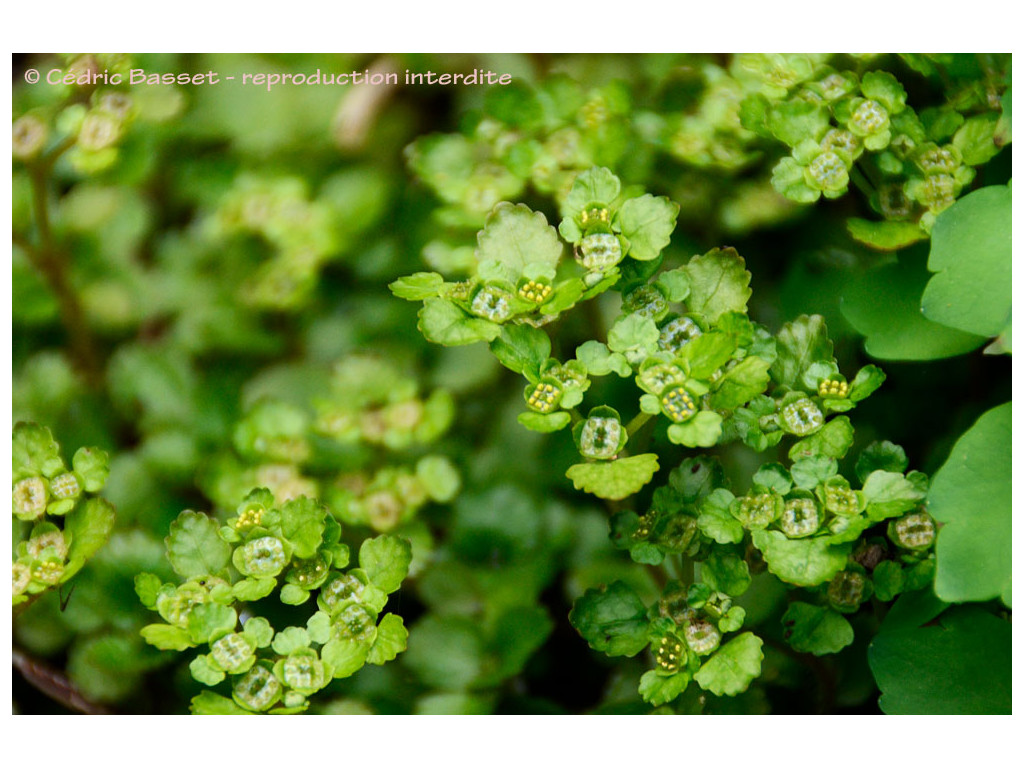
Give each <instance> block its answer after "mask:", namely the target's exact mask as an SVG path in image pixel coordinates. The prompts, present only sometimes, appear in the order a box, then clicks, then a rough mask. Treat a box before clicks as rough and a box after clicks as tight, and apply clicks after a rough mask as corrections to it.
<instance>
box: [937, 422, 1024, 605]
mask: <svg viewBox="0 0 1024 768" xmlns="http://www.w3.org/2000/svg"><path fill="white" fill-rule="evenodd" d="M1010 419H1011V415H1010V404H1009V403H1006V404H1005V405H1001V406H999V407H997V408H993V409H992V410H990V411H987V412H985V413H984V414H983V415H982V416H981V418H979V419H978V421H977V422H976V423H975V424H974V426H972V427H971V428H970V429H969V430H967V431H966V432H965V433H964V434H963V435H962V436H961V437H960V439H959V440H957V442H956V444H955V445H954V446H953V449H952V451H951V452H950V455H949V458H948V459H947V460H946V463H945V464H943V465H942V467H941V468H940V469H939V471H938V472H936V473H935V478H934V480H933V482H932V486H931V488H930V489H929V491H928V511H929V512H930V513H931V514H932V515H933V516H934V517H935V519H936V520H938V521H939V522H940V523H945V525H944V526H943V527H942V530H941V531H939V535H938V541H937V543H936V547H935V555H936V571H935V594H937V595H938V596H939V597H940V598H941V599H943V600H945V601H946V602H950V603H954V602H956V603H959V602H964V601H977V600H990V599H992V598H996V597H998V598H1000V599H1001V600H1002V601H1003V603H1004V604H1005V605H1007V606H1009V605H1010V600H1011V596H1010V590H1011V586H1012V585H1011V579H1010V559H1011V558H1010V541H1011V537H1010V495H1011V494H1010V456H1009V453H1008V452H1007V451H1006V447H1007V446H1008V445H1009V443H1010Z"/></svg>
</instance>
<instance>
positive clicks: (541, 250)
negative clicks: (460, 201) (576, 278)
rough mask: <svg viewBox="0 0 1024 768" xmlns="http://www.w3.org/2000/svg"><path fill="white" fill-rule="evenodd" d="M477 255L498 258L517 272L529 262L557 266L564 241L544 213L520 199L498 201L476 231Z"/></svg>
mask: <svg viewBox="0 0 1024 768" xmlns="http://www.w3.org/2000/svg"><path fill="white" fill-rule="evenodd" d="M477 243H478V245H477V249H476V258H477V261H479V262H484V261H495V262H497V263H499V264H501V265H502V266H503V267H505V268H506V269H507V270H509V271H510V272H511V273H513V274H515V275H521V274H523V272H524V271H525V270H526V268H527V267H528V266H531V265H537V266H540V267H543V268H545V269H548V270H554V269H555V267H557V266H558V260H559V259H560V258H561V257H562V241H561V240H559V239H558V233H557V232H556V231H555V228H554V227H552V226H551V225H550V224H548V220H547V219H546V218H545V217H544V214H543V213H540V212H539V211H532V210H530V208H529V207H527V206H526V205H523V204H522V203H519V204H518V205H513V204H512V203H498V204H497V205H496V206H495V207H494V210H493V211H491V214H490V216H488V217H487V221H486V223H485V224H484V228H483V230H481V231H480V233H479V234H478V235H477Z"/></svg>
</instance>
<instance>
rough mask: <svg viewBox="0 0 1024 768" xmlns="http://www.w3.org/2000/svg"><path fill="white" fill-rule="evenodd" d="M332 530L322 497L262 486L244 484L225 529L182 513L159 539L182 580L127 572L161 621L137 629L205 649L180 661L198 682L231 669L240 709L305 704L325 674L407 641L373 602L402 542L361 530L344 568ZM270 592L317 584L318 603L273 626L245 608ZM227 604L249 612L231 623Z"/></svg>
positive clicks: (403, 562)
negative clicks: (247, 488)
mask: <svg viewBox="0 0 1024 768" xmlns="http://www.w3.org/2000/svg"><path fill="white" fill-rule="evenodd" d="M340 534H341V528H340V526H338V524H337V523H336V522H333V518H332V517H331V514H330V512H329V510H328V509H327V508H326V507H325V506H324V505H322V504H318V503H316V502H315V501H313V500H311V499H308V498H306V497H304V496H301V497H299V498H298V499H293V500H291V501H287V502H285V503H284V504H281V505H276V504H275V502H274V497H273V496H272V495H271V494H270V493H269V492H268V491H267V490H266V489H257V490H255V491H253V492H252V493H250V494H249V495H248V496H247V497H246V498H245V499H244V500H243V502H242V503H241V504H240V505H239V507H238V516H237V517H234V518H231V519H230V520H229V521H228V524H227V525H226V526H224V527H220V528H219V527H218V526H217V524H216V523H215V522H214V521H213V520H212V519H211V518H209V517H207V516H206V515H203V514H200V513H197V512H190V511H186V512H182V513H181V514H180V515H179V516H178V519H177V520H176V521H175V522H174V523H173V524H172V526H171V535H170V536H168V537H167V540H166V545H167V556H168V559H169V560H170V561H171V565H172V566H173V567H174V570H175V572H176V573H177V575H178V576H179V577H180V578H181V579H182V582H181V583H180V584H175V583H173V582H172V583H165V584H161V583H160V582H159V579H158V578H157V577H156V576H154V575H153V574H141V575H140V576H139V577H137V579H136V592H137V593H138V595H139V598H140V599H141V600H142V602H143V604H144V605H146V607H148V608H150V609H151V610H156V611H157V612H158V613H159V614H160V616H161V618H163V619H164V620H165V622H167V623H165V624H150V625H148V626H147V627H145V628H143V630H142V635H143V637H144V638H145V640H146V641H147V642H149V643H150V644H152V645H155V646H156V647H157V648H160V649H162V650H175V651H182V650H185V649H187V648H193V647H197V646H207V647H208V648H209V653H207V654H205V655H200V656H196V657H194V658H193V659H192V662H191V663H190V666H189V668H190V670H191V672H192V677H193V678H195V680H196V681H198V682H200V683H203V684H204V685H208V686H217V685H219V684H220V683H221V682H222V681H223V680H224V679H225V678H226V677H230V678H231V680H230V682H231V685H230V692H231V698H232V700H233V701H234V703H235V704H236V705H237V706H239V707H241V708H242V709H244V710H247V711H250V712H270V713H274V712H280V713H286V712H296V711H302V710H305V709H306V708H307V707H308V706H309V701H308V698H309V696H311V695H312V694H314V693H316V692H317V691H320V690H321V689H323V688H324V687H326V686H327V685H328V684H329V683H330V682H331V680H332V679H336V678H344V677H348V676H350V675H352V674H355V673H356V672H357V671H359V669H361V668H362V667H363V665H364V664H367V663H369V664H376V665H380V664H384V663H386V662H389V661H392V660H394V659H395V657H396V656H397V655H398V654H399V653H400V652H402V651H404V650H405V647H406V638H407V636H408V633H407V632H406V630H405V627H404V624H403V622H402V619H401V617H400V616H396V615H394V614H390V613H388V614H385V613H384V612H383V609H384V607H385V605H386V603H387V595H388V594H389V593H391V592H394V591H396V590H397V589H398V588H399V587H400V586H401V583H402V581H403V580H404V579H405V577H406V576H407V574H408V571H409V564H410V562H411V548H410V545H409V542H408V541H407V540H404V539H399V538H396V537H394V536H388V535H385V536H378V537H375V538H368V539H365V540H364V541H363V544H362V546H361V547H360V550H359V566H361V567H359V568H349V569H347V570H343V569H345V566H346V565H347V563H348V548H347V547H346V546H345V545H344V544H342V543H340V542H339V536H340ZM229 563H230V565H229ZM232 566H233V567H232ZM288 587H292V589H291V590H290V592H286V590H287V589H288ZM278 589H280V594H279V599H280V601H281V602H283V603H286V604H294V603H297V602H305V599H303V600H301V601H298V600H295V599H289V598H293V597H294V593H295V592H297V591H299V592H305V593H306V598H308V597H309V596H310V593H312V592H314V591H316V592H317V598H316V604H317V607H318V608H319V610H317V611H315V612H311V613H310V615H309V616H308V618H307V620H306V622H305V626H302V625H291V626H287V627H285V628H283V629H278V630H276V631H275V630H274V629H273V628H272V626H271V624H270V622H269V621H268V619H266V618H264V617H262V616H260V615H258V614H255V611H257V610H259V606H258V604H259V603H260V601H262V600H264V599H265V598H267V597H270V596H271V595H272V594H273V593H274V592H276V591H278ZM236 603H243V604H245V605H246V613H247V614H248V615H249V616H250V618H248V619H245V621H244V623H242V625H241V631H238V628H239V624H240V615H239V609H238V608H237V607H235V606H236ZM268 646H269V650H268V651H267V652H265V653H260V649H265V648H267V647H268ZM212 695H217V694H212ZM222 698H223V697H222ZM225 700H226V699H225ZM213 701H214V700H213V699H211V693H209V692H204V693H203V694H202V697H197V698H196V699H194V700H193V705H192V711H193V712H194V713H197V714H201V713H203V712H206V711H208V710H210V709H216V708H217V707H221V708H225V707H226V704H223V703H221V704H217V705H216V706H214V705H213V704H212V702H213ZM227 709H230V708H229V707H228V708H227Z"/></svg>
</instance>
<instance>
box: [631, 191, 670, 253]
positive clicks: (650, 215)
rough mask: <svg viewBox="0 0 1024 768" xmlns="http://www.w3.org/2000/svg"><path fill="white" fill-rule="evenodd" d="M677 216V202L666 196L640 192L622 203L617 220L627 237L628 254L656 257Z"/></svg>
mask: <svg viewBox="0 0 1024 768" xmlns="http://www.w3.org/2000/svg"><path fill="white" fill-rule="evenodd" d="M678 215H679V205H678V203H673V202H672V201H671V200H669V199H668V198H667V197H654V196H653V195H642V196H641V197H633V198H630V199H629V200H627V201H626V202H624V203H623V204H622V208H620V209H619V214H618V219H617V221H618V225H619V227H621V229H622V234H623V235H624V236H625V238H626V239H627V240H629V251H628V255H629V256H630V257H631V258H634V259H636V260H637V261H650V260H651V259H656V258H657V257H658V254H660V253H661V251H662V249H663V248H664V247H665V246H667V245H668V243H669V238H670V236H671V235H672V230H673V229H675V228H676V216H678Z"/></svg>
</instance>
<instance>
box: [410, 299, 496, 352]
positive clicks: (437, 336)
mask: <svg viewBox="0 0 1024 768" xmlns="http://www.w3.org/2000/svg"><path fill="white" fill-rule="evenodd" d="M417 327H418V328H419V329H420V332H421V333H422V334H423V337H424V338H425V339H426V340H427V341H430V342H433V343H434V344H443V345H444V346H448V347H457V346H461V345H463V344H475V343H476V342H478V341H492V340H493V339H495V338H496V337H497V336H498V335H499V334H501V326H500V325H498V324H497V323H492V322H491V321H490V320H484V319H483V318H480V317H470V316H469V315H467V314H466V313H465V312H463V311H462V310H461V309H459V308H458V307H457V306H456V305H455V304H453V303H452V302H450V301H448V300H446V299H438V298H430V299H426V300H425V301H424V302H423V308H422V309H420V311H419V323H418V325H417Z"/></svg>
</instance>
